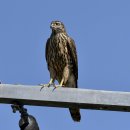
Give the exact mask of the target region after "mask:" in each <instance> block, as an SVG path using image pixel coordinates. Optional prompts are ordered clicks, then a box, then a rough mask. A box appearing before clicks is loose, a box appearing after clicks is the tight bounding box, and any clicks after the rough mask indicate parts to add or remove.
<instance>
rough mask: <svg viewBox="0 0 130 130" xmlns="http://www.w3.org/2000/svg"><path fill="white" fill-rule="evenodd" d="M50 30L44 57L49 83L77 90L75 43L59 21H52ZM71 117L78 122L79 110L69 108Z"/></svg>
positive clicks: (79, 117)
mask: <svg viewBox="0 0 130 130" xmlns="http://www.w3.org/2000/svg"><path fill="white" fill-rule="evenodd" d="M50 28H51V29H52V33H51V36H50V38H48V40H47V43H46V50H45V56H46V61H47V66H48V70H49V72H50V82H49V83H48V84H47V86H48V87H49V86H50V85H52V84H53V85H54V81H55V80H57V81H58V82H59V85H56V87H59V86H63V87H71V88H77V87H78V85H77V80H78V60H77V52H76V46H75V42H74V40H73V39H72V38H70V37H69V36H68V34H67V32H66V29H65V26H64V24H63V23H62V22H60V21H52V22H51V25H50ZM69 111H70V114H71V117H72V119H73V120H74V121H77V122H79V121H80V119H81V116H80V110H79V108H69Z"/></svg>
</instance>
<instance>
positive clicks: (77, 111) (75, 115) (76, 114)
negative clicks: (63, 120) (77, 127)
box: [69, 108, 81, 122]
mask: <svg viewBox="0 0 130 130" xmlns="http://www.w3.org/2000/svg"><path fill="white" fill-rule="evenodd" d="M69 111H70V114H71V117H72V119H73V120H74V121H76V122H80V119H81V115H80V109H79V108H69Z"/></svg>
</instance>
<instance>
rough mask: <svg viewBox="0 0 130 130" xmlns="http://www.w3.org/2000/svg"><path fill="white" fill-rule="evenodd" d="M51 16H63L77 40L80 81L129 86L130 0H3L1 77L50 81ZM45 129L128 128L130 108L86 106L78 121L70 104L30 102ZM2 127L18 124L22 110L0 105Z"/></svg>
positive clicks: (0, 6)
mask: <svg viewBox="0 0 130 130" xmlns="http://www.w3.org/2000/svg"><path fill="white" fill-rule="evenodd" d="M52 20H61V21H63V22H64V24H65V26H66V30H67V32H68V34H69V35H70V36H71V37H73V39H74V40H75V42H76V46H77V51H78V61H79V80H78V83H79V87H80V88H86V89H99V90H100V89H101V90H102V89H103V90H112V91H116V90H118V91H130V79H129V77H130V58H129V57H130V1H129V0H109V1H108V0H107V1H106V0H91V1H90V0H89V1H87V0H82V1H81V0H66V1H61V0H55V1H51V0H37V1H36V0H22V1H20V0H1V1H0V80H1V81H2V82H3V83H8V84H15V83H19V84H30V85H37V84H39V83H47V82H48V81H49V72H48V70H47V65H46V61H45V55H44V53H45V43H46V40H47V38H48V37H49V36H50V33H51V30H50V28H49V26H50V22H51V21H52ZM26 108H28V112H29V114H32V115H33V116H35V118H36V119H37V122H38V124H39V127H40V130H55V129H56V130H61V129H62V130H66V129H68V130H70V129H73V130H86V129H88V130H104V129H105V130H110V129H111V130H115V129H118V130H123V129H125V130H129V120H130V114H129V113H123V112H110V111H97V110H81V114H82V120H81V122H80V123H74V122H73V121H72V119H71V117H70V115H69V112H68V110H67V109H64V108H51V107H50V108H49V107H34V106H26ZM0 115H1V125H0V129H1V130H8V129H10V128H11V129H12V130H18V129H19V127H18V121H19V118H20V117H19V113H17V114H13V113H12V110H11V107H10V105H3V104H1V105H0Z"/></svg>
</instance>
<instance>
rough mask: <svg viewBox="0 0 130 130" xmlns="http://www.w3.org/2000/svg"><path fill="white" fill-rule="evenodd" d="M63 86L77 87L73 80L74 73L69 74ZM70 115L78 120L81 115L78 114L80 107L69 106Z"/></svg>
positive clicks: (75, 81)
mask: <svg viewBox="0 0 130 130" xmlns="http://www.w3.org/2000/svg"><path fill="white" fill-rule="evenodd" d="M65 87H70V88H78V86H77V80H75V77H74V75H71V76H70V77H69V79H68V81H67V83H66V84H65ZM69 111H70V114H71V117H72V119H73V120H74V121H76V122H80V120H81V115H80V109H79V108H75V107H74V108H71V107H70V108H69Z"/></svg>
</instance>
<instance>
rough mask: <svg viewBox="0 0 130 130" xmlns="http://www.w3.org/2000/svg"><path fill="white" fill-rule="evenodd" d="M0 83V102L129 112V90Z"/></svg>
mask: <svg viewBox="0 0 130 130" xmlns="http://www.w3.org/2000/svg"><path fill="white" fill-rule="evenodd" d="M40 88H41V86H31V85H10V84H0V103H6V104H12V103H14V102H15V101H17V102H20V103H21V104H23V105H35V106H50V107H79V108H82V109H96V110H113V111H127V112H130V92H119V91H104V90H89V89H76V88H57V89H55V90H54V88H53V87H50V88H47V87H45V88H43V89H42V91H40Z"/></svg>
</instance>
